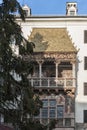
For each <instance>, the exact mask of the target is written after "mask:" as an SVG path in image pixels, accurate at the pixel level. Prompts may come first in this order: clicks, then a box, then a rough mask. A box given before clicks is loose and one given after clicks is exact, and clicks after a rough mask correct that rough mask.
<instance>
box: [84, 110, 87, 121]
mask: <svg viewBox="0 0 87 130" xmlns="http://www.w3.org/2000/svg"><path fill="white" fill-rule="evenodd" d="M84 123H87V110H84Z"/></svg>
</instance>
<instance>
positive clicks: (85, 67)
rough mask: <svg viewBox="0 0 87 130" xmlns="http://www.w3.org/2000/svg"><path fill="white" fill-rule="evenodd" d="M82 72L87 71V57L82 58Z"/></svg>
mask: <svg viewBox="0 0 87 130" xmlns="http://www.w3.org/2000/svg"><path fill="white" fill-rule="evenodd" d="M84 70H87V57H84Z"/></svg>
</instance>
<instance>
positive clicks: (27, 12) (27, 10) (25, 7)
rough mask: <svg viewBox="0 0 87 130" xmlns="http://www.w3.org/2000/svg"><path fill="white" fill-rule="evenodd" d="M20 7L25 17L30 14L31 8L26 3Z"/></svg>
mask: <svg viewBox="0 0 87 130" xmlns="http://www.w3.org/2000/svg"><path fill="white" fill-rule="evenodd" d="M22 9H23V10H24V12H25V16H26V17H28V16H30V15H31V9H30V8H29V7H28V6H27V5H24V6H23V7H22Z"/></svg>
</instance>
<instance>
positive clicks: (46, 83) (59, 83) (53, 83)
mask: <svg viewBox="0 0 87 130" xmlns="http://www.w3.org/2000/svg"><path fill="white" fill-rule="evenodd" d="M29 82H30V83H31V85H32V86H33V87H40V88H41V87H42V88H43V87H46V88H48V87H59V88H73V87H75V86H74V84H75V78H58V79H56V78H55V77H46V78H37V77H32V78H29Z"/></svg>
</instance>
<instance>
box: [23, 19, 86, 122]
mask: <svg viewBox="0 0 87 130" xmlns="http://www.w3.org/2000/svg"><path fill="white" fill-rule="evenodd" d="M21 27H22V31H23V33H24V36H25V37H26V38H28V36H29V35H30V33H31V32H32V29H33V28H43V27H44V28H63V27H66V28H67V31H68V33H69V35H70V36H71V39H72V42H73V43H74V46H76V48H77V50H78V49H80V50H79V52H78V54H77V58H78V61H77V65H78V66H77V67H76V70H77V86H76V87H77V93H76V105H75V114H76V122H78V123H83V110H85V109H87V96H84V94H83V93H84V87H83V83H84V82H87V70H84V56H87V44H84V30H87V19H81V20H76V19H75V20H73V18H72V19H67V20H65V19H62V18H60V19H50V20H49V19H42V20H39V19H38V18H37V19H32V20H30V21H28V22H24V23H21Z"/></svg>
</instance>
